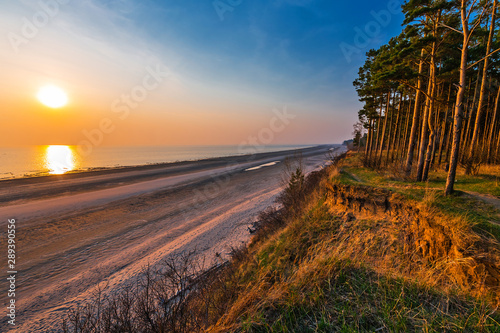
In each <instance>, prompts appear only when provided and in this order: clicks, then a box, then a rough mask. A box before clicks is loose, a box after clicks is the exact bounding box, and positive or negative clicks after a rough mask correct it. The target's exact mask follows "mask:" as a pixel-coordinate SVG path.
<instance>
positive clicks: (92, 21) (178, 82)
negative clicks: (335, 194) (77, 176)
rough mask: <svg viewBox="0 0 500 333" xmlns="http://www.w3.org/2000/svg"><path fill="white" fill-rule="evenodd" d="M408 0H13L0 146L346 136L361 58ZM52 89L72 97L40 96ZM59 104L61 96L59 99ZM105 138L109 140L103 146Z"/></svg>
mask: <svg viewBox="0 0 500 333" xmlns="http://www.w3.org/2000/svg"><path fill="white" fill-rule="evenodd" d="M400 4H401V2H400V1H399V0H389V1H387V2H380V3H373V2H370V1H367V0H363V1H358V2H356V6H355V7H353V6H352V5H350V4H348V3H346V2H338V3H337V2H332V1H311V0H278V1H263V0H256V1H247V0H231V1H230V0H220V1H212V0H207V1H198V2H196V3H194V2H185V1H184V2H177V1H171V0H168V1H153V0H147V1H138V0H108V1H97V0H87V1H71V0H40V1H39V0H19V1H3V3H2V11H1V12H0V29H1V31H2V36H3V38H2V39H1V42H0V63H1V65H2V81H1V82H0V86H1V88H0V98H1V100H2V102H3V103H2V109H1V110H2V111H1V112H2V116H3V117H2V119H3V120H4V121H2V122H0V131H1V133H2V138H3V139H2V140H1V141H0V146H17V145H57V144H59V145H75V144H79V143H80V142H82V140H86V139H87V137H86V134H85V133H92V131H94V130H102V131H103V132H104V135H103V140H102V145H119V146H126V145H128V146H130V145H134V146H139V145H201V144H208V145H210V144H213V145H220V144H235V145H237V144H240V143H241V142H243V141H245V140H246V139H247V138H248V137H249V136H250V135H255V134H256V133H259V131H260V130H262V129H263V128H268V127H270V126H271V123H272V121H273V118H274V117H276V112H285V111H284V110H286V112H287V113H288V114H291V115H293V116H294V118H293V120H291V121H290V122H289V124H286V126H285V127H284V128H283V129H281V127H280V130H279V131H275V132H276V133H275V135H274V137H273V142H271V143H270V144H314V143H340V142H342V141H343V140H345V139H348V138H350V137H351V132H352V124H353V123H355V122H356V120H357V111H358V110H359V108H360V107H361V105H360V103H359V102H358V100H357V95H356V92H355V90H354V89H353V87H352V81H353V80H354V78H355V77H356V75H357V71H358V68H359V66H360V65H362V63H363V62H364V54H365V52H366V51H368V50H369V49H371V48H376V47H378V46H380V45H382V44H384V43H386V42H387V41H388V40H389V38H390V37H391V36H393V35H395V34H396V32H397V31H399V30H400V24H401V22H402V19H403V17H402V14H401V11H400V9H399V5H400ZM45 86H55V87H59V88H60V89H62V90H63V91H64V92H65V93H66V95H67V97H68V102H67V104H65V105H64V106H62V107H57V108H51V107H48V106H45V105H43V104H42V103H40V101H39V100H38V99H37V93H38V92H39V91H40V89H41V88H43V87H45ZM56 104H57V103H56ZM100 144H101V143H100Z"/></svg>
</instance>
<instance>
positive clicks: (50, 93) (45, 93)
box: [37, 86, 68, 109]
mask: <svg viewBox="0 0 500 333" xmlns="http://www.w3.org/2000/svg"><path fill="white" fill-rule="evenodd" d="M37 98H38V100H39V101H40V103H42V104H43V105H45V106H48V107H49V108H53V109H57V108H60V107H63V106H65V105H66V104H68V96H67V95H66V93H65V92H64V90H62V89H61V88H58V87H56V86H45V87H42V88H40V90H39V91H38V94H37Z"/></svg>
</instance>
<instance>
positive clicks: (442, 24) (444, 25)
mask: <svg viewBox="0 0 500 333" xmlns="http://www.w3.org/2000/svg"><path fill="white" fill-rule="evenodd" d="M439 25H440V26H442V27H445V28H448V29H451V30H453V31H455V32H458V33H459V34H461V35H463V34H464V32H463V31H460V30H457V29H455V28H452V27H450V26H449V25H446V24H444V23H439Z"/></svg>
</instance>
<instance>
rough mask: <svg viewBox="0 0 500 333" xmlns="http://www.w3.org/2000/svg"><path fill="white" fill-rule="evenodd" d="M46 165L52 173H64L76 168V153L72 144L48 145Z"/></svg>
mask: <svg viewBox="0 0 500 333" xmlns="http://www.w3.org/2000/svg"><path fill="white" fill-rule="evenodd" d="M45 167H46V168H47V169H49V173H50V174H52V175H62V174H65V173H66V172H68V171H71V170H74V169H75V168H76V154H75V152H74V149H73V147H71V146H47V147H46V150H45Z"/></svg>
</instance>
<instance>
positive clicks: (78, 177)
mask: <svg viewBox="0 0 500 333" xmlns="http://www.w3.org/2000/svg"><path fill="white" fill-rule="evenodd" d="M332 147H333V146H320V147H313V148H306V149H301V150H300V151H301V154H302V159H303V165H304V167H305V169H306V171H307V172H310V171H312V170H314V169H317V168H319V167H321V166H322V165H325V163H326V162H327V160H328V156H327V153H328V151H329V150H330V149H331V148H332ZM341 149H343V148H341ZM293 155H294V152H293V151H287V152H278V153H264V154H257V155H254V156H251V157H250V156H238V157H225V158H216V159H208V160H202V161H196V162H180V163H171V164H165V165H148V166H140V167H130V168H120V169H110V170H99V171H93V172H85V173H78V174H76V173H75V174H69V175H63V176H50V177H38V178H26V179H15V180H7V181H1V182H0V217H1V219H2V221H5V223H4V224H3V225H4V228H2V229H3V230H1V233H0V234H1V248H3V249H6V230H7V227H6V223H7V219H12V218H15V219H16V242H17V250H18V253H17V267H16V269H17V271H18V274H17V281H16V284H17V292H16V311H17V318H16V323H17V326H16V329H17V331H19V332H50V331H52V330H53V329H54V328H55V327H56V326H57V324H58V323H60V321H61V319H62V317H63V316H64V315H65V312H66V311H67V309H69V308H70V307H73V306H75V305H76V304H82V302H83V301H84V300H85V299H87V298H88V297H89V295H90V294H91V293H92V291H93V290H94V288H95V287H96V285H98V284H99V283H105V284H107V286H108V287H107V291H114V290H118V289H119V288H120V287H121V286H124V285H126V284H127V283H131V282H133V281H134V280H135V278H136V277H137V276H138V275H139V274H140V271H141V269H142V268H143V267H144V266H146V265H147V264H150V265H155V264H158V263H160V262H161V261H162V260H164V259H166V258H168V257H171V256H175V255H178V254H180V253H183V252H184V251H190V250H193V249H196V250H197V252H198V253H199V254H200V255H203V256H205V257H206V258H208V259H209V260H210V259H211V258H214V257H215V254H216V253H217V254H221V255H222V256H223V257H227V255H228V253H229V251H230V249H231V247H238V246H240V245H241V244H242V243H244V242H246V241H248V239H249V233H248V226H249V225H250V224H251V223H252V222H254V221H255V219H256V217H257V215H258V213H259V212H260V211H261V210H263V209H265V208H266V207H267V206H270V205H273V204H274V200H275V198H276V196H277V194H278V193H279V192H280V190H281V186H282V180H281V178H282V177H281V175H282V170H283V160H284V159H285V158H286V157H287V156H288V157H289V156H293ZM274 162H277V163H274ZM261 165H266V166H263V167H261V168H255V167H258V166H261ZM249 169H250V170H249ZM4 274H5V273H4ZM2 280H3V283H2V284H1V286H2V289H3V290H4V291H7V290H8V286H7V283H6V279H2ZM6 296H7V295H6V292H2V293H1V297H0V299H1V303H2V305H5V306H6V302H7V297H6ZM4 309H6V308H5V307H4ZM4 311H5V310H4ZM4 313H5V312H4ZM9 328H10V325H8V324H7V318H6V316H5V315H3V316H2V319H1V320H0V331H2V332H4V331H6V330H8V329H9Z"/></svg>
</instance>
